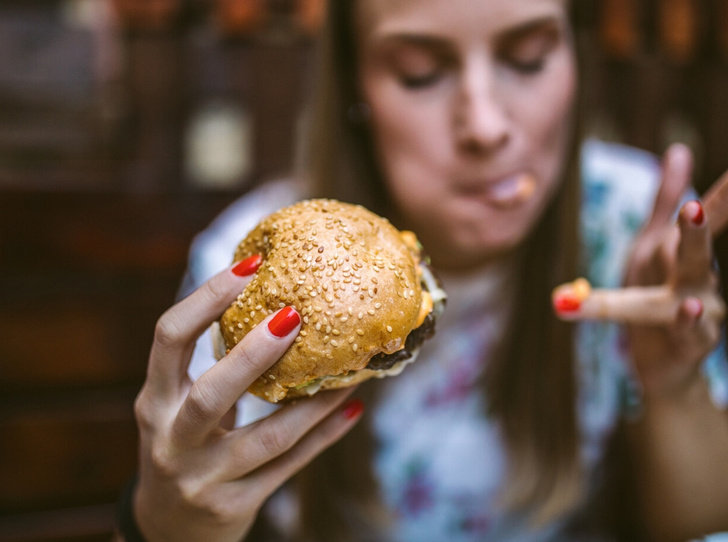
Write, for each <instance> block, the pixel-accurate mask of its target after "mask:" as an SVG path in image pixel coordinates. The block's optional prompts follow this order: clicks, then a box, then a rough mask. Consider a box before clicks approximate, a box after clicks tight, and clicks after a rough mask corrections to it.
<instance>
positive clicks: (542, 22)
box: [376, 15, 560, 49]
mask: <svg viewBox="0 0 728 542" xmlns="http://www.w3.org/2000/svg"><path fill="white" fill-rule="evenodd" d="M559 27H560V24H559V19H558V18H557V17H555V16H553V15H546V16H544V17H540V18H538V19H534V20H532V21H527V22H525V23H523V24H521V25H517V26H514V27H510V28H507V29H505V30H503V31H501V32H499V33H496V34H495V40H496V41H506V42H515V41H518V40H519V39H521V38H523V37H525V36H528V35H529V34H532V33H534V32H538V31H541V30H544V29H557V28H559ZM398 42H403V43H406V44H410V45H415V46H420V47H428V48H435V49H445V48H446V47H447V42H448V39H447V38H444V37H439V36H437V35H429V34H420V33H417V32H409V31H402V32H395V33H392V34H385V35H384V36H383V37H382V38H381V39H379V40H377V41H376V43H377V47H381V46H386V45H388V44H389V43H395V44H396V43H398Z"/></svg>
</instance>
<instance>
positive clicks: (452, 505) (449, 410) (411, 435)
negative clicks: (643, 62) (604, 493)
mask: <svg viewBox="0 0 728 542" xmlns="http://www.w3.org/2000/svg"><path fill="white" fill-rule="evenodd" d="M581 172H582V179H583V210H582V223H581V234H582V242H583V254H584V261H583V262H582V272H583V276H585V277H587V278H588V279H589V281H590V282H591V283H592V284H593V285H594V286H596V287H617V286H618V285H619V284H620V282H621V278H622V272H623V269H624V266H625V263H626V261H627V257H628V254H629V249H630V247H631V243H632V241H633V239H634V236H635V234H636V233H637V232H638V231H639V229H640V228H641V226H642V225H643V224H644V222H645V220H646V218H647V217H649V214H650V211H651V209H652V202H653V199H654V196H655V193H656V189H657V185H658V162H657V160H656V159H655V157H653V156H652V155H650V154H647V153H644V152H641V151H638V150H635V149H631V148H628V147H623V146H619V145H614V144H606V143H602V142H598V141H587V142H586V143H585V145H584V147H583V153H582V168H581ZM300 197H301V192H300V191H299V190H298V189H296V188H295V186H294V185H292V184H291V183H288V182H279V183H272V184H269V185H266V186H264V187H263V188H261V189H258V190H256V191H254V192H252V193H251V194H248V195H246V196H245V197H244V198H242V199H241V200H239V201H238V202H237V203H235V204H234V205H233V206H232V207H231V208H229V209H228V210H227V211H226V212H224V213H223V214H222V215H221V216H220V217H219V218H218V219H217V220H216V221H215V222H214V223H213V224H212V225H211V226H210V228H208V229H207V230H206V231H205V232H203V233H202V234H200V235H199V236H198V237H197V238H196V240H195V242H194V243H193V246H192V249H191V258H190V267H189V270H188V275H187V277H186V281H185V285H184V286H183V292H182V293H186V292H187V291H189V290H190V289H191V288H193V287H196V286H198V285H199V284H201V283H202V282H203V281H204V280H206V279H207V278H209V277H210V276H211V275H212V274H214V273H215V272H217V271H219V270H220V269H222V268H224V267H225V266H227V265H229V263H230V258H231V255H232V253H233V250H234V248H235V246H236V244H237V242H238V241H239V240H240V238H241V236H242V235H243V234H244V232H246V231H248V230H250V229H252V227H253V226H254V225H255V224H256V223H257V222H258V220H259V219H260V218H262V217H263V216H265V215H267V214H269V213H270V212H272V211H274V210H276V209H278V208H279V207H281V206H283V205H287V204H289V203H292V202H293V201H295V200H296V199H299V198H300ZM512 265H513V262H508V261H505V262H503V263H502V264H501V265H500V266H499V267H498V268H496V269H489V270H487V271H485V272H482V271H481V272H477V273H472V274H470V275H469V276H465V277H463V276H461V275H458V276H457V277H450V276H447V275H443V276H442V277H441V278H442V279H443V282H444V285H445V289H446V291H447V292H448V303H447V309H446V311H445V314H444V315H443V317H442V318H441V320H440V321H438V329H437V335H436V339H435V340H432V341H428V342H427V343H425V345H424V346H423V348H422V351H421V353H420V356H419V358H418V360H417V362H416V363H414V364H411V365H410V366H408V367H407V368H406V370H405V371H404V373H403V374H402V375H400V376H399V377H397V378H390V379H384V380H383V381H381V382H380V383H378V385H381V386H382V387H383V389H382V393H381V400H380V402H379V403H378V405H377V408H376V409H375V411H374V412H373V429H374V433H375V438H376V441H377V444H378V448H377V450H378V451H377V454H376V457H375V473H376V475H377V476H378V478H379V480H380V488H381V492H382V498H383V499H384V501H385V503H386V504H387V505H388V506H389V507H390V508H391V509H392V510H393V511H394V522H393V525H392V530H391V533H390V536H391V539H392V540H393V541H402V542H405V541H406V542H411V541H417V542H427V541H432V542H441V541H443V540H447V541H449V542H475V541H479V542H482V541H489V540H498V541H499V542H501V541H507V542H536V541H546V540H559V541H564V540H568V537H567V535H565V534H564V532H563V528H564V526H565V525H566V524H567V522H568V518H563V519H562V520H557V521H554V522H552V523H551V524H550V525H547V526H545V527H541V528H539V529H533V528H531V527H530V526H529V521H528V519H527V517H526V516H525V515H523V514H520V513H514V512H504V511H503V510H501V509H500V508H499V507H498V506H497V503H496V499H497V496H498V491H499V489H500V487H501V485H502V484H503V483H504V471H505V464H506V458H505V456H504V449H503V443H502V440H501V436H500V434H499V427H498V424H497V423H496V421H494V420H492V419H489V418H488V417H487V416H485V415H484V414H483V412H485V409H484V404H483V402H484V400H485V399H484V397H483V396H482V393H481V388H480V387H478V384H477V381H478V378H479V377H480V376H481V375H482V372H483V367H484V364H487V359H488V356H489V353H490V352H491V350H492V347H493V344H494V343H495V341H496V339H497V338H498V337H499V336H500V334H501V332H502V331H503V329H502V325H503V324H502V322H504V321H505V320H506V317H507V315H508V311H509V310H510V309H511V307H510V302H509V300H510V299H511V298H512V292H513V288H514V287H515V284H513V282H512V277H513V276H514V273H511V272H510V271H511V268H512ZM575 347H576V352H577V359H578V378H579V384H580V388H579V389H580V392H579V396H578V399H577V400H578V405H577V406H578V413H579V420H580V426H581V431H582V444H581V455H582V459H583V462H584V464H585V465H586V467H587V469H588V470H589V471H591V472H594V471H595V469H596V467H597V465H598V464H599V461H600V459H601V458H602V454H603V451H604V445H605V440H606V438H607V437H608V435H609V434H610V432H611V430H612V428H613V427H614V424H615V423H616V420H617V418H618V416H620V415H621V414H631V413H634V412H636V411H637V409H638V408H639V390H638V388H637V386H635V385H634V380H633V379H632V378H630V374H629V362H628V359H627V356H626V352H625V351H624V349H623V348H622V347H621V341H620V329H619V327H618V326H617V325H615V324H610V323H597V322H590V323H582V324H579V325H578V328H577V340H576V345H575ZM211 360H212V351H211V347H210V346H209V340H201V341H199V343H198V347H197V350H196V352H195V355H194V359H193V363H192V365H191V367H190V374H191V376H192V377H193V378H194V377H196V376H197V375H199V374H201V372H202V371H204V370H205V369H206V368H207V367H209V365H210V364H211V363H212V361H211ZM705 371H706V373H707V375H708V377H709V380H710V383H711V386H712V391H713V397H714V400H715V401H716V403H718V404H720V405H721V406H724V407H725V406H726V405H728V365H727V363H726V356H725V352H724V350H723V348H722V346H721V348H719V349H717V350H716V351H715V352H714V353H713V354H712V355H711V356H710V357H709V359H708V360H706V363H705ZM240 406H241V415H240V418H239V420H238V422H239V423H241V424H242V423H248V422H250V421H252V420H254V419H257V418H259V417H261V416H264V415H266V414H267V413H269V412H270V411H271V409H272V408H274V407H271V405H268V404H267V403H264V402H263V401H260V400H258V399H256V398H254V397H251V396H247V395H246V396H244V398H243V399H242V400H241V404H240ZM284 515H285V514H284Z"/></svg>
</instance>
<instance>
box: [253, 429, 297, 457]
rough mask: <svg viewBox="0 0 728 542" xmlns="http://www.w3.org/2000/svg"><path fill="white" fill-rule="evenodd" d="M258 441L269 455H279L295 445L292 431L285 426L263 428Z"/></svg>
mask: <svg viewBox="0 0 728 542" xmlns="http://www.w3.org/2000/svg"><path fill="white" fill-rule="evenodd" d="M258 442H259V444H260V447H261V448H262V449H263V451H264V453H265V454H266V455H267V456H269V457H277V456H279V455H281V454H282V453H284V452H286V451H287V450H289V449H290V448H291V447H292V446H293V438H292V437H291V435H290V432H289V431H288V430H286V429H285V428H283V427H279V428H273V427H265V428H261V431H260V433H259V434H258Z"/></svg>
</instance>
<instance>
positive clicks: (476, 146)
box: [453, 64, 510, 155]
mask: <svg viewBox="0 0 728 542" xmlns="http://www.w3.org/2000/svg"><path fill="white" fill-rule="evenodd" d="M453 129H454V133H455V141H456V144H457V146H458V148H459V149H461V150H462V151H463V152H467V153H470V154H478V155H480V154H490V153H492V152H493V151H495V150H497V149H498V148H500V147H502V146H503V145H504V144H506V142H507V141H508V140H509V138H510V132H509V117H508V112H507V108H506V103H505V99H504V97H503V96H501V95H500V93H498V92H497V89H496V88H495V82H494V80H493V77H492V73H490V70H489V69H488V67H487V66H483V65H482V64H481V66H479V67H472V68H468V69H466V70H464V71H463V73H462V77H461V81H460V89H459V92H458V93H457V97H456V100H455V105H454V111H453Z"/></svg>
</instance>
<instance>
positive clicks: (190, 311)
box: [147, 255, 262, 394]
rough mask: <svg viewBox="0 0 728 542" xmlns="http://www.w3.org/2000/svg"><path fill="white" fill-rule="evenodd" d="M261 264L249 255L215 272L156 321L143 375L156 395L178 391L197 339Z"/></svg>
mask: <svg viewBox="0 0 728 542" xmlns="http://www.w3.org/2000/svg"><path fill="white" fill-rule="evenodd" d="M261 262H262V259H261V258H260V256H258V255H256V256H251V257H250V258H248V259H247V260H243V261H242V262H239V263H237V264H236V265H234V266H232V267H230V268H228V269H226V270H224V271H222V272H220V273H218V274H217V275H215V276H214V277H212V278H211V279H210V280H208V281H207V282H206V283H204V284H203V285H202V286H200V287H199V288H198V289H197V290H195V291H194V292H193V293H192V294H190V295H189V296H188V297H186V298H185V299H183V300H182V301H180V302H179V303H177V304H176V305H174V306H173V307H172V308H170V309H169V310H167V311H166V312H165V313H164V314H163V315H162V316H161V317H160V318H159V320H158V321H157V326H156V328H155V331H154V341H153V342H152V348H151V353H150V357H149V367H148V375H147V384H149V385H150V386H151V387H154V388H155V389H156V392H157V393H161V394H170V393H172V394H173V393H177V392H178V391H179V389H180V385H181V383H182V382H184V381H185V380H186V378H187V366H188V365H189V362H190V357H191V355H192V350H193V349H194V346H195V342H196V341H197V338H198V337H199V336H200V334H201V333H202V332H203V331H204V330H205V329H206V328H207V327H208V326H209V325H210V323H211V322H212V321H213V320H216V319H217V318H219V317H220V314H222V313H223V312H224V311H225V309H226V308H227V307H228V306H229V305H230V303H231V302H232V301H233V300H234V299H235V297H236V296H237V295H238V294H240V292H241V291H242V290H243V288H244V287H245V285H246V284H247V283H248V282H250V276H251V275H252V274H253V273H254V272H255V271H256V270H257V269H258V267H260V264H261Z"/></svg>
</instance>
